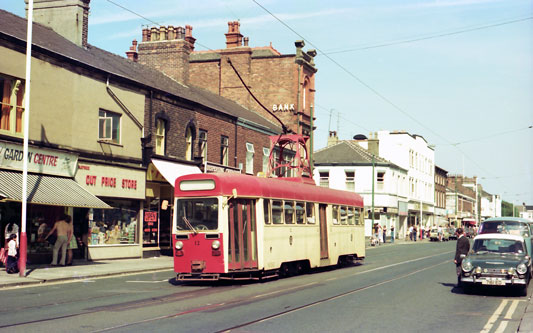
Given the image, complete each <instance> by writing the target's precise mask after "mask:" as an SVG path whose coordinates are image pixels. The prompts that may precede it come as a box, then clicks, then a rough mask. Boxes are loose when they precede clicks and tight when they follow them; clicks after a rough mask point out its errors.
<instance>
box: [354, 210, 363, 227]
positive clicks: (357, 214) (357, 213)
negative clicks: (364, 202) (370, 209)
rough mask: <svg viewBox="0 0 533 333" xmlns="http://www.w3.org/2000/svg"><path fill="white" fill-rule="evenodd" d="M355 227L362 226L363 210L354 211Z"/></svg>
mask: <svg viewBox="0 0 533 333" xmlns="http://www.w3.org/2000/svg"><path fill="white" fill-rule="evenodd" d="M354 218H355V225H361V224H362V223H361V208H355V209H354Z"/></svg>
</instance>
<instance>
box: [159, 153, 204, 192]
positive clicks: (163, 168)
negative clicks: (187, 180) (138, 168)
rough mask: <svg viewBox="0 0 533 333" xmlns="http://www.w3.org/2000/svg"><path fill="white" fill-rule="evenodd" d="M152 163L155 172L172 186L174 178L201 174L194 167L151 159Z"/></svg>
mask: <svg viewBox="0 0 533 333" xmlns="http://www.w3.org/2000/svg"><path fill="white" fill-rule="evenodd" d="M152 163H154V165H155V167H156V168H157V170H158V171H159V172H160V173H161V175H163V177H164V178H165V179H166V180H167V182H169V183H170V185H172V186H174V184H175V183H176V178H178V177H180V176H183V175H189V174H191V173H201V171H200V168H199V167H197V166H195V165H187V164H181V163H177V162H170V161H164V160H157V159H154V158H152Z"/></svg>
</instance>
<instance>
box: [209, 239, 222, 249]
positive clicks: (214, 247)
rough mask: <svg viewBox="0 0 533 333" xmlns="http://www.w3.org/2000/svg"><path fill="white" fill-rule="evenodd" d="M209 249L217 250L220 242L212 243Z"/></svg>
mask: <svg viewBox="0 0 533 333" xmlns="http://www.w3.org/2000/svg"><path fill="white" fill-rule="evenodd" d="M211 247H212V248H213V250H218V249H219V248H220V241H218V240H216V241H213V243H211Z"/></svg>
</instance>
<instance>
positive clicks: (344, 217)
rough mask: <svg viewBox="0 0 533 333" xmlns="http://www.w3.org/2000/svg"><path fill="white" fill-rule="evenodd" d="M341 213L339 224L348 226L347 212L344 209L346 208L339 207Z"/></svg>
mask: <svg viewBox="0 0 533 333" xmlns="http://www.w3.org/2000/svg"><path fill="white" fill-rule="evenodd" d="M340 213H341V224H344V225H346V224H348V211H347V209H346V206H341V208H340Z"/></svg>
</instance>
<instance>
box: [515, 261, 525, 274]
mask: <svg viewBox="0 0 533 333" xmlns="http://www.w3.org/2000/svg"><path fill="white" fill-rule="evenodd" d="M516 271H517V272H518V274H526V272H527V266H526V264H524V263H522V264H520V265H518V266H516Z"/></svg>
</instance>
